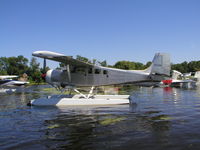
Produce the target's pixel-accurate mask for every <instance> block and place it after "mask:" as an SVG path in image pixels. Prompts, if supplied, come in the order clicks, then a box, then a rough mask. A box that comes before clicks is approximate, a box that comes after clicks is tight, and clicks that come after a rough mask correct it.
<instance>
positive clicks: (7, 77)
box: [0, 75, 18, 80]
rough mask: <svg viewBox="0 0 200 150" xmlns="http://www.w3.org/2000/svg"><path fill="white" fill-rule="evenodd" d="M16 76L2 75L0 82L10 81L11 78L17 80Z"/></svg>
mask: <svg viewBox="0 0 200 150" xmlns="http://www.w3.org/2000/svg"><path fill="white" fill-rule="evenodd" d="M17 77H18V76H14V75H13V76H12V75H10V76H9V75H3V76H0V80H4V79H12V78H17Z"/></svg>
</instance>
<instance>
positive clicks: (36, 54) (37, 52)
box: [32, 51, 42, 56]
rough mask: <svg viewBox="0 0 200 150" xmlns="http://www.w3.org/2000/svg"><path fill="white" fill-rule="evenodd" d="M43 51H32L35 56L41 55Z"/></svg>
mask: <svg viewBox="0 0 200 150" xmlns="http://www.w3.org/2000/svg"><path fill="white" fill-rule="evenodd" d="M41 54H42V53H41V51H35V52H33V53H32V55H33V56H41Z"/></svg>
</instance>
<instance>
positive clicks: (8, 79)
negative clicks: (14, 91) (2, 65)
mask: <svg viewBox="0 0 200 150" xmlns="http://www.w3.org/2000/svg"><path fill="white" fill-rule="evenodd" d="M13 78H18V76H15V75H1V76H0V86H1V87H3V86H22V85H26V84H28V83H29V82H25V81H17V80H13Z"/></svg>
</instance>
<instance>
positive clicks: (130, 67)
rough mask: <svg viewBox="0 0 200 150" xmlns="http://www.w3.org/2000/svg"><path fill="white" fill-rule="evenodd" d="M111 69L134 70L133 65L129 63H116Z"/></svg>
mask: <svg viewBox="0 0 200 150" xmlns="http://www.w3.org/2000/svg"><path fill="white" fill-rule="evenodd" d="M113 67H114V68H118V69H125V70H134V69H135V63H134V62H130V61H118V62H117V63H115V65H114V66H113Z"/></svg>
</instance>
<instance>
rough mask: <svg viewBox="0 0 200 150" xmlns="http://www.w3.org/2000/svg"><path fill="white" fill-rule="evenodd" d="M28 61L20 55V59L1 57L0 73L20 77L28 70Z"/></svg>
mask: <svg viewBox="0 0 200 150" xmlns="http://www.w3.org/2000/svg"><path fill="white" fill-rule="evenodd" d="M27 63H28V59H27V58H25V57H24V56H22V55H20V56H18V57H8V58H7V57H0V73H2V74H10V75H19V74H23V73H26V71H27V70H28V65H27Z"/></svg>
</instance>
